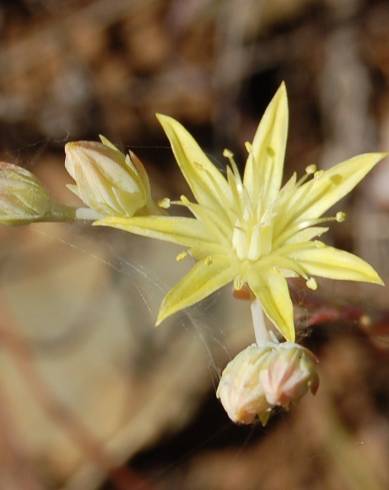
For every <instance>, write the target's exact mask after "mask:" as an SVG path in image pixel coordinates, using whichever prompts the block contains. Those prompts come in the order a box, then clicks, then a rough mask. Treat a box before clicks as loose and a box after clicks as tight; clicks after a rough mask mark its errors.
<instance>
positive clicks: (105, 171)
mask: <svg viewBox="0 0 389 490" xmlns="http://www.w3.org/2000/svg"><path fill="white" fill-rule="evenodd" d="M102 141H103V143H99V142H96V141H78V142H71V143H67V144H66V145H65V153H66V160H65V167H66V170H67V171H68V172H69V174H70V175H71V177H72V178H73V179H74V180H75V181H76V185H71V186H68V187H69V189H70V190H71V191H72V192H74V193H75V194H76V195H77V196H78V197H79V198H80V199H81V200H82V201H84V203H85V204H87V205H88V206H89V207H90V208H92V209H94V210H96V211H98V212H99V213H101V214H102V215H104V216H128V217H131V216H133V215H134V214H135V213H137V212H138V211H140V210H143V209H144V208H146V207H147V206H149V205H150V203H151V196H150V184H149V179H148V176H147V173H146V171H145V169H144V167H143V165H142V163H141V162H140V160H139V159H138V158H137V157H136V156H135V155H134V154H133V153H130V154H129V155H127V156H125V155H124V154H123V153H121V152H120V151H119V150H118V149H117V148H116V147H115V146H113V145H112V144H111V143H110V142H109V141H108V140H107V139H105V138H102Z"/></svg>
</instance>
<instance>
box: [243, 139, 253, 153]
mask: <svg viewBox="0 0 389 490" xmlns="http://www.w3.org/2000/svg"><path fill="white" fill-rule="evenodd" d="M244 146H245V148H246V151H247V153H248V154H250V153H251V152H252V151H253V145H252V144H251V143H249V142H248V141H245V143H244Z"/></svg>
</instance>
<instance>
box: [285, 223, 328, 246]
mask: <svg viewBox="0 0 389 490" xmlns="http://www.w3.org/2000/svg"><path fill="white" fill-rule="evenodd" d="M328 230H329V228H328V226H311V227H309V228H304V229H303V230H300V231H298V232H297V233H295V234H294V235H292V236H291V237H290V238H287V239H286V240H285V242H284V243H285V244H288V243H301V242H309V241H310V240H312V239H313V238H316V237H317V236H321V235H323V233H326V232H327V231H328Z"/></svg>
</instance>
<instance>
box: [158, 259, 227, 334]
mask: <svg viewBox="0 0 389 490" xmlns="http://www.w3.org/2000/svg"><path fill="white" fill-rule="evenodd" d="M236 273H237V266H236V264H234V263H233V262H231V259H230V258H229V257H227V256H225V255H216V256H214V257H208V258H205V259H203V260H201V261H200V262H197V263H196V265H195V266H194V267H193V268H192V269H191V270H190V271H189V272H188V274H186V276H184V277H183V278H182V279H181V281H180V282H179V283H178V284H177V285H176V286H175V287H174V288H173V289H171V290H170V291H169V293H168V294H167V295H166V296H165V298H164V300H163V302H162V304H161V308H160V310H159V314H158V319H157V325H159V324H160V323H161V322H162V321H163V320H164V319H165V318H167V317H168V316H170V315H172V314H173V313H176V312H177V311H179V310H182V309H183V308H187V307H188V306H191V305H193V304H194V303H197V302H198V301H201V300H202V299H204V298H205V297H207V296H209V295H210V294H211V293H213V292H214V291H216V290H217V289H219V288H221V287H223V286H225V285H226V284H228V283H229V282H230V281H232V279H233V277H234V276H235V275H236Z"/></svg>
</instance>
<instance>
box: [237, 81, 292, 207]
mask: <svg viewBox="0 0 389 490" xmlns="http://www.w3.org/2000/svg"><path fill="white" fill-rule="evenodd" d="M287 135H288V98H287V93H286V88H285V84H284V83H282V84H281V86H280V87H279V89H278V90H277V92H276V94H275V95H274V97H273V99H272V101H271V102H270V104H269V105H268V107H267V109H266V111H265V113H264V115H263V117H262V119H261V121H260V123H259V126H258V129H257V131H256V133H255V137H254V140H253V146H252V151H251V152H250V154H249V156H248V159H247V162H246V168H245V172H244V179H243V181H244V185H245V187H246V189H247V191H248V193H249V196H250V198H251V201H252V202H253V203H256V202H257V200H258V197H259V196H261V194H262V195H263V198H262V201H263V202H266V203H271V202H273V201H274V199H275V198H276V197H277V194H278V192H279V190H280V187H281V181H282V173H283V166H284V158H285V148H286V140H287Z"/></svg>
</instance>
